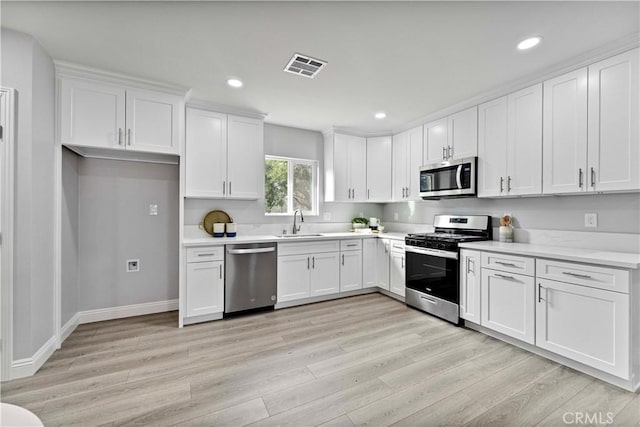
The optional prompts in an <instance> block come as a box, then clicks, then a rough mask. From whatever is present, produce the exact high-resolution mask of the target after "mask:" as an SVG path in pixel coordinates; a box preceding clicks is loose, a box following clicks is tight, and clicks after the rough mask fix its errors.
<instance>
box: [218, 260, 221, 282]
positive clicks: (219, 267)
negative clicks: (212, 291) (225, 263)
mask: <svg viewBox="0 0 640 427" xmlns="http://www.w3.org/2000/svg"><path fill="white" fill-rule="evenodd" d="M218 270H220V278H221V279H222V264H220V265H219V266H218Z"/></svg>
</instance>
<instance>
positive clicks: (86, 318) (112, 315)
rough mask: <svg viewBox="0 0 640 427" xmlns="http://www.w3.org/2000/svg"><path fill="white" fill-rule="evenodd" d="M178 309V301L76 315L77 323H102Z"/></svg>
mask: <svg viewBox="0 0 640 427" xmlns="http://www.w3.org/2000/svg"><path fill="white" fill-rule="evenodd" d="M177 309H178V300H177V299H172V300H166V301H155V302H146V303H142V304H132V305H122V306H120V307H109V308H99V309H96V310H86V311H81V312H79V313H78V320H79V321H78V323H79V324H83V323H93V322H102V321H104V320H113V319H122V318H124V317H133V316H143V315H145V314H154V313H162V312H165V311H175V310H177Z"/></svg>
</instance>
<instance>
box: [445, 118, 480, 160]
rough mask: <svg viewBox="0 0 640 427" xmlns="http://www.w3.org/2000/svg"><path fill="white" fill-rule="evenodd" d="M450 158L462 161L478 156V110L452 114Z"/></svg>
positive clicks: (449, 124) (449, 132) (449, 134)
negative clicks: (462, 159)
mask: <svg viewBox="0 0 640 427" xmlns="http://www.w3.org/2000/svg"><path fill="white" fill-rule="evenodd" d="M447 122H448V126H449V131H448V132H447V137H448V143H447V145H448V148H449V158H456V159H461V158H465V157H475V156H477V155H478V108H477V107H472V108H468V109H466V110H464V111H460V112H459V113H456V114H452V115H451V116H449V118H448V120H447Z"/></svg>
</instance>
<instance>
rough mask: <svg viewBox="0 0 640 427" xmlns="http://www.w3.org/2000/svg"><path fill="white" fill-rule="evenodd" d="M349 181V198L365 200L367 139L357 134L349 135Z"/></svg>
mask: <svg viewBox="0 0 640 427" xmlns="http://www.w3.org/2000/svg"><path fill="white" fill-rule="evenodd" d="M348 150H349V151H348V156H349V165H348V169H349V182H350V187H351V200H355V201H359V202H364V201H366V200H367V140H366V139H365V138H361V137H359V136H351V135H350V136H349V147H348Z"/></svg>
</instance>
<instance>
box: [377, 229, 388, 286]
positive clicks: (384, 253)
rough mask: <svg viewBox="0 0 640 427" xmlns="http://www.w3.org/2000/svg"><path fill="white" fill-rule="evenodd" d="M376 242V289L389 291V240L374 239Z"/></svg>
mask: <svg viewBox="0 0 640 427" xmlns="http://www.w3.org/2000/svg"><path fill="white" fill-rule="evenodd" d="M376 240H378V245H377V255H376V274H377V281H378V287H379V288H382V289H386V290H387V291H388V290H389V263H390V261H391V260H390V256H389V251H390V249H391V247H390V244H389V240H387V239H376Z"/></svg>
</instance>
